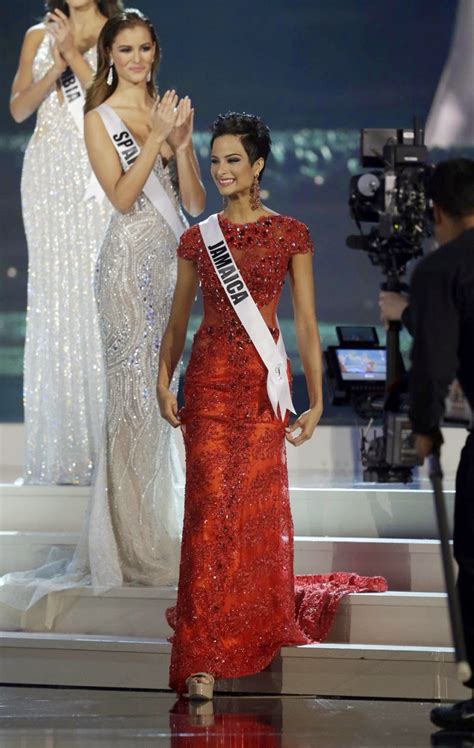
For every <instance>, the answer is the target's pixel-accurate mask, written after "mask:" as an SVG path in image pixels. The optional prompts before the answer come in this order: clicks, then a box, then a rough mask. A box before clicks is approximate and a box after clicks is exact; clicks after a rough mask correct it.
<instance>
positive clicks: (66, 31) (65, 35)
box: [48, 8, 77, 61]
mask: <svg viewBox="0 0 474 748" xmlns="http://www.w3.org/2000/svg"><path fill="white" fill-rule="evenodd" d="M48 31H49V32H50V33H51V36H52V37H53V39H54V40H55V46H56V47H57V49H58V50H59V52H60V54H61V56H62V57H63V58H64V60H66V61H67V59H68V57H69V56H70V55H72V54H74V53H75V52H76V51H77V50H76V45H75V43H74V34H73V32H72V27H71V22H70V20H69V18H68V17H67V16H66V14H65V13H63V12H62V11H61V10H59V9H58V8H56V10H54V11H53V12H52V13H48Z"/></svg>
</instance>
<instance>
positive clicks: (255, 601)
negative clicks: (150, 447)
mask: <svg viewBox="0 0 474 748" xmlns="http://www.w3.org/2000/svg"><path fill="white" fill-rule="evenodd" d="M219 222H220V226H221V229H222V231H223V232H224V235H225V238H226V240H227V243H228V246H229V248H230V250H231V252H232V254H233V257H234V260H235V261H236V263H237V265H238V266H239V269H240V271H241V273H242V276H243V278H244V280H245V282H246V284H247V286H248V288H249V290H250V292H251V294H252V296H253V298H254V300H255V302H256V304H257V305H258V307H259V309H260V311H261V313H262V316H263V317H264V319H265V321H266V322H267V324H268V326H269V327H270V329H271V330H272V333H273V335H274V337H275V339H276V338H277V334H278V333H277V330H276V319H275V314H276V307H277V304H278V300H279V296H280V293H281V290H282V287H283V284H284V281H285V276H286V274H287V271H288V268H289V263H290V261H291V258H292V256H293V255H294V254H297V253H307V252H311V251H312V244H311V239H310V236H309V232H308V229H307V227H306V226H305V225H304V224H302V223H300V222H299V221H297V220H295V219H293V218H290V217H288V216H280V215H273V216H268V217H267V216H265V217H263V218H261V219H259V220H258V221H256V222H255V223H250V224H245V225H238V224H232V223H230V222H229V221H227V220H226V219H224V218H223V217H222V216H220V217H219ZM178 255H179V256H180V257H182V258H184V259H186V260H191V261H193V262H195V263H196V266H197V270H198V274H199V278H200V281H201V290H202V295H203V302H204V318H203V321H202V324H201V326H200V328H199V330H198V331H197V333H196V335H195V337H194V341H193V347H192V353H191V358H190V361H189V364H188V368H187V371H186V379H185V387H184V397H185V405H184V407H183V409H182V411H181V418H182V423H183V427H182V428H183V434H184V442H185V448H186V496H185V516H184V527H183V541H182V549H181V566H180V577H179V587H178V599H177V605H176V608H172V609H170V610H169V611H168V620H169V622H170V624H171V626H172V627H173V628H174V636H173V648H172V655H171V667H170V686H171V688H172V689H174V690H175V691H177V692H178V693H182V692H184V691H185V689H186V686H185V680H186V678H187V677H188V676H189V675H190V674H191V673H194V672H202V671H204V672H209V673H212V674H213V675H214V676H215V677H216V678H233V677H239V676H242V675H248V674H251V673H255V672H258V671H260V670H262V669H263V668H265V667H266V666H267V665H268V664H269V663H270V662H271V660H272V659H273V657H274V656H275V655H276V653H277V652H278V650H279V649H280V648H281V647H282V646H283V645H292V644H306V643H308V642H309V641H311V640H313V639H316V638H317V636H315V635H313V634H315V633H317V632H316V629H317V628H318V625H315V626H313V629H315V630H314V631H312V629H311V621H309V627H308V626H307V627H306V629H305V631H306V634H305V633H303V631H302V629H301V628H300V626H299V624H298V622H297V619H296V617H295V578H294V575H293V523H292V518H291V512H290V503H289V492H288V474H287V465H286V453H285V439H284V437H285V424H283V423H282V422H281V421H280V420H278V419H276V418H275V415H274V413H273V410H272V407H271V405H270V402H269V400H268V396H267V390H266V379H267V371H266V369H265V366H264V364H263V362H262V361H261V359H260V357H259V355H258V353H257V352H256V350H255V348H254V346H253V344H252V343H251V341H250V339H249V338H248V336H247V334H246V333H245V331H244V329H243V327H242V326H241V324H240V322H239V320H238V318H237V316H236V314H235V312H234V309H233V308H232V307H231V306H230V303H229V301H228V299H227V297H226V296H225V294H224V291H223V289H222V287H221V285H220V283H219V280H218V278H217V277H216V275H215V272H214V270H213V268H212V266H211V263H210V260H209V257H208V255H207V252H206V250H205V247H204V245H203V243H202V240H201V235H200V232H199V228H198V227H197V226H195V227H193V228H191V229H190V230H188V231H186V232H185V234H184V235H183V237H182V238H181V243H180V245H179V248H178ZM332 576H333V577H334V576H335V575H332ZM346 576H348V575H346ZM358 579H359V578H358ZM305 580H306V581H308V584H309V588H310V589H312V590H313V591H314V589H315V584H316V582H317V581H318V583H319V582H321V580H317V579H316V578H313V577H306V578H301V577H300V578H299V579H298V582H299V588H297V589H296V592H297V595H296V602H297V604H298V607H299V610H300V612H302V603H304V598H305V587H306V581H305ZM309 580H313V582H310V581H309ZM333 586H334V587H335V588H337V580H336V579H333ZM353 586H354V585H353ZM362 587H363V585H362ZM316 588H317V589H318V590H319V591H320V588H318V584H316ZM366 588H367V585H366ZM338 591H339V592H340V589H339V590H338ZM314 599H315V598H314V597H313V604H314ZM316 599H317V600H318V601H320V597H319V596H318V592H317V593H316ZM326 603H327V601H326ZM318 604H319V603H318ZM320 607H321V605H320ZM330 607H331V606H330V605H329V606H328V605H327V604H325V605H323V608H324V614H325V616H326V618H325V624H324V626H326V625H327V623H328V620H329V619H330V620H329V625H330V622H331V620H332V618H331V616H329V619H327V614H328V611H329V610H330ZM303 608H304V604H303ZM303 612H304V614H305V617H306V618H308V617H309V618H310V619H311V618H312V619H313V624H314V623H315V621H314V619H315V617H316V618H317V617H318V613H319V611H318V610H316V611H315V614H314V615H313V616H311V615H309V612H308V610H303ZM307 623H308V622H307ZM326 633H327V631H325V632H324V635H325V634H326Z"/></svg>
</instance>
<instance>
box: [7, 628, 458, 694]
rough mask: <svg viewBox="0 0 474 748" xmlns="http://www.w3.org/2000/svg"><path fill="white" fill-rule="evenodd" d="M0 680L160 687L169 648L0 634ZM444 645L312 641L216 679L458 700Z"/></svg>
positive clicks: (228, 684)
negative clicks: (243, 672) (233, 676)
mask: <svg viewBox="0 0 474 748" xmlns="http://www.w3.org/2000/svg"><path fill="white" fill-rule="evenodd" d="M0 643H1V655H2V681H3V682H4V683H9V684H17V685H19V684H32V685H45V686H48V685H49V686H50V685H56V686H81V687H89V688H92V687H99V688H123V687H125V686H126V687H127V688H137V689H160V690H161V689H167V688H168V664H169V654H170V645H169V644H168V643H167V642H165V641H163V640H159V639H153V638H136V637H120V638H115V637H110V636H85V635H80V636H74V635H62V636H61V635H57V634H55V635H51V634H26V633H23V634H18V633H6V634H3V635H2V639H1V642H0ZM452 657H453V655H452V650H451V649H449V648H446V647H435V648H430V647H400V646H377V645H355V644H353V645H339V644H318V645H312V646H308V647H291V648H290V647H284V648H283V649H282V650H281V654H280V655H279V656H278V657H276V658H275V659H274V661H273V662H272V663H271V665H270V666H269V667H268V668H267V669H266V670H265V671H263V672H262V673H259V674H257V675H254V676H249V677H246V678H239V679H238V680H234V681H226V680H221V681H218V683H217V689H218V690H219V691H225V692H232V691H234V692H241V693H242V692H243V693H255V694H258V693H262V694H273V693H277V694H302V695H318V696H347V697H349V696H353V697H364V698H402V699H436V700H438V699H453V700H454V699H461V698H465V696H466V691H465V689H464V688H463V687H462V686H460V685H459V683H457V681H456V680H455V672H454V665H453V663H452Z"/></svg>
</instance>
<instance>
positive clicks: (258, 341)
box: [199, 214, 296, 420]
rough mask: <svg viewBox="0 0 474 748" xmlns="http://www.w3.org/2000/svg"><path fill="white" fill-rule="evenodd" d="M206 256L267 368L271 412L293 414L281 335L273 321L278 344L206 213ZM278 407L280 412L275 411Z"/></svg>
mask: <svg viewBox="0 0 474 748" xmlns="http://www.w3.org/2000/svg"><path fill="white" fill-rule="evenodd" d="M199 229H200V231H201V236H202V238H203V241H204V245H205V247H206V250H207V253H208V255H209V259H210V260H211V263H212V266H213V268H214V270H215V272H216V274H217V277H218V278H219V280H220V282H221V284H222V287H223V289H224V291H225V293H226V296H227V298H228V299H229V301H230V303H231V305H232V306H233V308H234V310H235V313H236V315H237V316H238V318H239V319H240V321H241V323H242V325H243V327H244V328H245V330H246V332H247V334H248V336H249V338H250V340H251V341H252V343H253V344H254V346H255V348H256V350H257V353H258V354H259V356H260V358H261V359H262V361H263V363H264V364H265V366H266V367H267V369H268V377H267V392H268V397H269V400H270V402H271V404H272V408H273V410H274V412H275V415H276V416H277V418H278V417H280V418H281V419H282V420H284V418H285V415H286V411H287V410H289V411H291V412H292V413H296V411H295V409H294V406H293V402H292V400H291V392H290V384H289V382H288V373H287V360H288V359H287V355H286V351H285V344H284V342H283V335H282V334H281V329H280V325H279V323H278V320H277V325H278V330H279V333H280V335H279V338H278V343H275V341H274V340H273V337H272V334H271V332H270V330H269V329H268V327H267V324H266V322H265V320H264V319H263V317H262V315H261V313H260V310H259V308H258V307H257V305H256V303H255V301H254V300H253V299H252V296H251V295H250V291H249V290H248V288H247V286H246V284H245V281H244V279H243V278H242V275H241V273H240V270H239V269H238V267H237V265H236V264H235V262H234V259H233V257H232V254H231V252H230V250H229V247H228V245H227V242H226V240H225V237H224V234H223V233H222V230H221V227H220V225H219V220H218V218H217V214H214V215H212V216H210V217H209V218H208V219H207V220H206V221H202V223H200V224H199ZM278 406H280V413H278Z"/></svg>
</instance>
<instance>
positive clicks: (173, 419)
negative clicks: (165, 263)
mask: <svg viewBox="0 0 474 748" xmlns="http://www.w3.org/2000/svg"><path fill="white" fill-rule="evenodd" d="M198 285H199V277H198V273H197V269H196V266H195V264H194V262H192V261H191V260H183V259H181V258H179V259H178V279H177V281H176V288H175V291H174V296H173V303H172V305H171V312H170V318H169V321H168V325H167V327H166V331H165V334H164V336H163V340H162V341H161V347H160V368H159V372H158V382H157V388H156V389H157V397H158V403H159V406H160V412H161V415H162V417H163V418H164V419H165V420H167V421H168V423H170V424H171V425H172V426H175V427H176V426H179V425H180V422H179V418H178V403H177V400H176V397H175V396H174V395H173V393H172V392H170V390H169V386H170V382H171V379H172V377H173V374H174V371H175V369H176V367H177V365H178V363H179V361H180V359H181V356H182V354H183V350H184V344H185V341H186V331H187V329H188V323H189V317H190V314H191V310H192V307H193V304H194V300H195V298H196V292H197V289H198Z"/></svg>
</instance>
